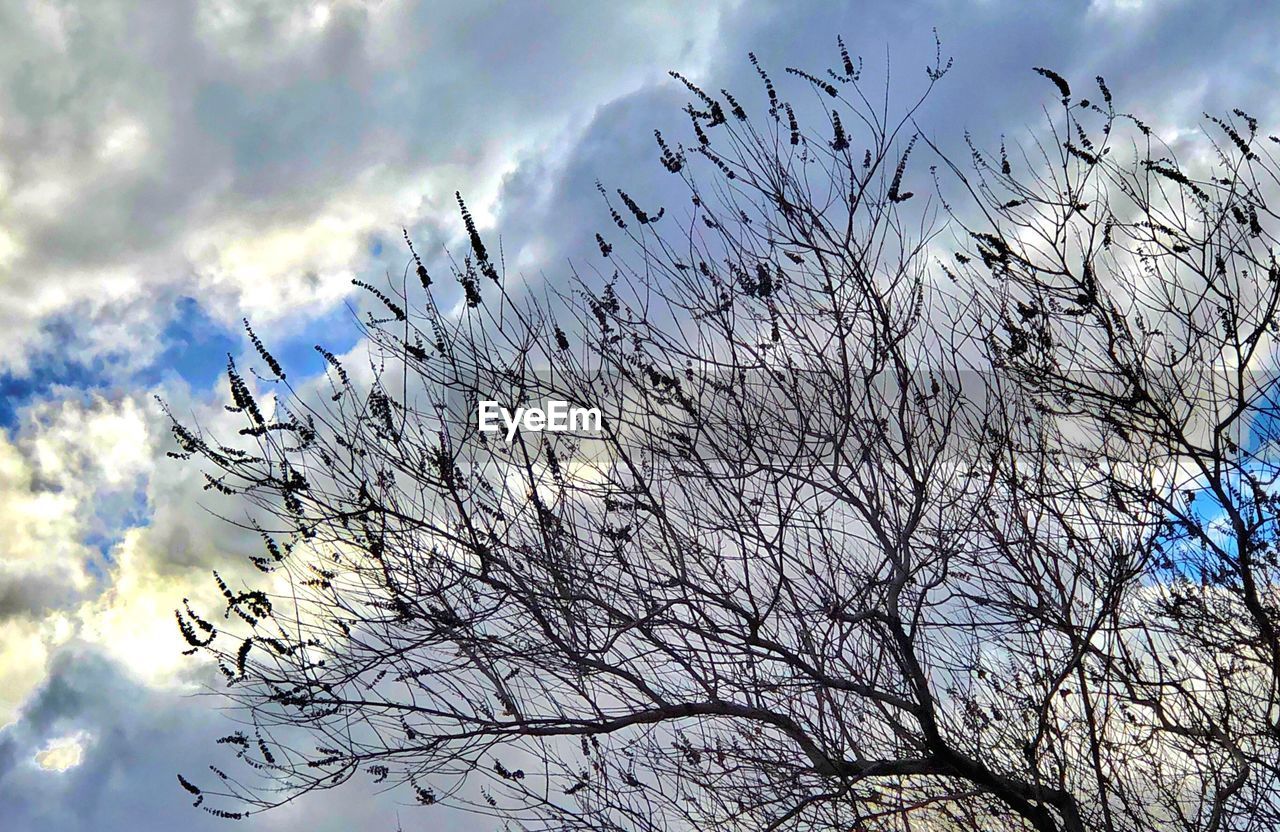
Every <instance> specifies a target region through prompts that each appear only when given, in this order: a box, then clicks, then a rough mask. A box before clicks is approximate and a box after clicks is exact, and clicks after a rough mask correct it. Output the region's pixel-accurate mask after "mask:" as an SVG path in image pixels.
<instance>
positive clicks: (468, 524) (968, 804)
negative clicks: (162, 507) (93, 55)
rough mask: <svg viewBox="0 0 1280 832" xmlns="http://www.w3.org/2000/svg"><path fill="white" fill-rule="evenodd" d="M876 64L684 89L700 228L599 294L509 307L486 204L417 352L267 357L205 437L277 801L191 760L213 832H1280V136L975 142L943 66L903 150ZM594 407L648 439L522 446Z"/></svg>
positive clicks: (628, 256)
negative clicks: (280, 830)
mask: <svg viewBox="0 0 1280 832" xmlns="http://www.w3.org/2000/svg"><path fill="white" fill-rule="evenodd" d="M838 58H839V60H838V63H837V64H836V66H834V67H833V68H832V69H830V70H827V71H824V72H822V73H821V74H819V73H818V72H816V71H814V72H810V71H807V70H804V69H799V68H791V69H787V74H788V77H787V78H786V83H778V84H775V81H774V79H773V78H772V77H771V76H770V74H769V73H768V71H767V68H766V67H764V66H763V65H761V64H760V63H759V62H758V61H757V60H756V58H755V57H754V56H752V57H751V61H752V63H753V64H754V65H755V67H756V69H757V70H758V73H759V76H760V79H761V86H762V92H761V91H755V92H753V93H751V94H750V95H748V94H747V93H746V92H740V93H738V94H736V95H735V94H731V93H730V92H728V91H724V90H721V91H719V92H715V91H712V90H705V89H703V88H701V87H699V86H697V85H695V84H693V83H692V82H690V81H689V80H687V79H685V78H684V77H682V76H680V75H678V74H673V75H674V77H675V79H676V81H677V82H678V83H680V84H682V85H683V87H684V88H686V89H687V91H688V93H689V95H690V104H689V106H688V108H687V114H688V116H689V122H690V133H689V136H688V138H687V140H686V141H687V143H680V142H677V141H675V140H674V139H672V138H670V137H667V136H663V135H662V134H661V133H658V134H656V136H655V138H656V146H657V154H658V157H659V161H660V163H661V165H662V167H663V168H665V170H666V171H667V174H666V175H670V176H674V177H678V179H679V180H680V182H681V183H682V186H683V187H684V189H685V191H684V192H685V194H686V195H687V198H688V201H687V203H685V204H683V205H676V204H666V205H663V206H656V205H654V206H651V205H642V204H640V202H639V201H638V200H637V199H635V198H633V197H632V196H631V195H629V194H628V192H627V191H626V190H625V189H617V188H616V187H606V186H605V185H601V188H600V190H601V194H602V196H603V198H604V202H605V212H606V213H605V214H604V215H603V216H605V217H607V219H606V220H605V223H606V224H605V225H604V227H602V228H601V229H600V232H599V233H598V234H597V235H596V241H597V244H598V249H599V251H598V252H591V258H592V259H591V260H590V261H587V260H585V259H584V261H583V264H581V265H580V266H579V270H578V271H577V272H575V273H574V274H573V276H572V279H571V280H569V281H567V282H565V283H564V284H560V285H551V286H545V287H543V286H535V285H532V284H530V283H528V282H525V281H522V280H520V279H519V276H517V275H510V274H508V273H507V271H506V269H505V267H504V265H503V262H502V258H501V256H500V255H499V254H497V253H495V251H494V250H492V249H490V248H488V247H487V246H486V242H485V240H484V239H482V235H481V233H480V231H479V230H478V229H477V225H476V222H475V220H474V219H473V217H472V215H471V214H470V212H469V211H468V209H467V208H466V205H465V203H464V202H463V200H462V197H461V196H459V198H458V203H459V207H460V214H461V219H462V222H463V225H464V227H465V230H466V234H467V239H468V243H467V250H466V252H465V253H464V254H463V255H462V256H461V257H460V259H456V260H453V261H451V262H452V264H453V266H452V274H451V275H450V277H451V278H452V281H453V282H454V283H456V284H457V288H455V287H454V286H453V285H451V284H450V281H442V280H439V275H436V276H433V275H431V274H429V272H428V269H427V266H426V264H425V263H424V260H423V259H422V258H421V257H420V256H419V254H418V253H417V252H415V251H414V250H413V247H412V244H411V243H410V241H409V237H408V235H406V238H405V239H406V244H407V246H408V249H407V250H408V255H407V256H408V257H411V258H412V259H410V260H409V263H408V267H407V269H406V272H405V279H404V280H401V281H398V282H395V281H392V282H389V283H388V284H387V285H385V286H373V285H367V286H364V288H365V290H367V292H368V293H370V297H371V298H372V299H373V301H375V303H376V306H377V308H378V309H379V310H380V312H379V313H378V314H376V315H374V314H371V315H370V316H369V317H368V319H367V320H366V321H365V322H364V326H365V327H366V332H367V336H368V337H367V351H366V354H367V357H368V360H361V359H356V358H352V357H347V358H340V357H338V356H335V355H333V354H332V353H330V352H328V351H326V350H324V349H323V347H318V348H317V349H319V350H320V351H321V354H322V355H323V356H324V358H325V359H326V361H327V362H328V366H329V371H328V374H327V376H326V377H325V379H324V381H323V383H322V384H320V385H314V384H296V382H295V381H293V380H286V378H285V368H282V367H281V366H280V365H279V363H278V362H276V360H275V359H274V358H272V357H271V354H270V352H269V351H268V344H267V343H266V342H269V340H270V339H269V337H267V338H259V336H258V335H257V334H255V333H253V332H252V330H251V331H250V335H251V337H252V340H253V344H254V346H255V347H256V349H257V350H258V353H259V355H260V356H261V359H262V363H263V366H262V367H261V368H259V370H260V375H258V374H255V375H253V376H246V375H245V374H244V373H243V371H242V370H241V369H240V368H238V367H237V366H235V365H234V363H233V364H231V365H230V366H229V368H228V377H229V380H230V391H231V397H232V402H233V403H232V408H233V409H234V410H235V411H236V412H238V413H240V414H242V415H243V418H244V427H243V429H242V430H240V432H239V434H240V435H239V436H238V437H215V436H212V435H209V434H208V433H207V432H206V431H205V430H202V429H201V428H200V426H198V425H191V424H186V423H183V422H182V421H180V420H176V419H175V420H174V422H173V431H174V435H175V437H176V441H177V445H178V450H177V451H175V453H174V455H175V456H179V457H182V458H187V459H191V460H193V462H194V464H200V465H202V466H203V469H204V470H205V472H206V476H207V477H208V485H209V488H210V490H212V491H217V492H221V494H223V495H225V497H226V499H227V502H228V503H229V504H231V505H241V506H243V507H244V508H245V509H246V515H245V516H246V517H247V518H249V519H247V520H245V522H246V523H250V524H252V525H253V526H254V527H255V528H258V529H259V530H260V532H261V536H262V539H263V550H262V551H261V552H258V553H255V554H254V555H253V556H252V562H253V564H254V565H255V566H256V567H258V569H260V570H261V572H262V573H265V574H263V575H262V577H261V582H260V585H253V584H245V585H241V584H240V583H239V582H224V581H223V579H222V578H218V583H219V587H220V588H221V591H222V593H223V595H224V596H225V601H226V605H225V608H224V609H219V610H202V609H195V608H193V606H192V605H190V604H187V605H184V607H183V608H182V609H180V610H178V613H177V616H178V623H179V626H180V628H181V630H182V633H183V636H184V637H185V639H186V640H187V642H188V644H189V645H190V647H191V650H192V652H196V653H200V654H204V655H206V656H209V657H212V659H214V660H215V661H216V662H217V663H218V664H219V665H220V667H221V668H222V671H223V673H224V674H225V676H226V681H227V689H226V691H225V692H223V693H222V694H221V695H225V696H227V697H229V698H230V699H231V700H233V701H234V703H236V704H237V705H239V706H240V707H241V708H242V709H243V710H242V711H241V715H242V717H243V720H244V723H245V724H244V727H243V729H242V730H240V731H237V732H235V733H233V734H231V735H229V736H228V737H226V738H224V740H223V744H224V745H227V746H229V747H230V750H232V751H234V752H235V754H236V756H238V757H239V758H240V762H242V763H243V764H244V765H245V766H246V767H247V771H246V772H245V773H244V774H245V776H241V775H240V774H231V773H228V772H227V771H225V770H223V769H222V768H214V769H213V770H212V772H204V773H195V772H187V773H184V774H183V775H182V776H181V777H180V782H181V785H182V786H183V788H185V789H187V791H188V792H190V793H191V795H192V797H193V800H194V802H196V803H197V804H198V805H200V806H201V807H202V808H206V809H209V810H210V811H213V812H215V813H219V814H223V815H226V816H241V815H243V814H245V813H248V812H256V811H261V810H265V809H268V808H270V807H272V806H276V805H279V804H281V803H283V802H287V801H289V800H292V799H294V798H296V797H299V796H301V795H305V794H306V793H307V792H310V791H313V790H316V789H323V788H329V787H332V786H337V785H338V784H341V783H343V782H345V781H348V780H350V779H352V778H367V779H369V780H372V781H374V782H378V783H386V784H389V785H390V784H399V786H400V787H401V789H402V791H403V792H404V793H405V794H406V795H408V796H410V797H412V798H413V799H415V800H416V801H417V802H419V803H421V804H428V805H430V804H456V805H463V806H466V807H468V808H471V809H473V810H475V811H478V812H482V813H488V814H491V815H493V816H494V817H496V818H498V819H500V820H501V821H502V822H505V823H507V824H508V825H510V826H512V827H520V828H530V829H541V828H548V829H551V828H554V829H590V830H628V831H630V830H681V829H707V828H717V827H727V828H735V829H744V830H746V829H751V830H765V829H792V830H807V829H813V830H819V829H821V830H828V829H848V830H907V829H988V830H1026V829H1034V830H1042V831H1043V832H1050V830H1062V832H1068V830H1077V831H1082V830H1086V829H1088V830H1095V829H1096V830H1107V832H1120V830H1149V829H1153V828H1159V829H1184V830H1197V831H1200V830H1204V831H1207V830H1251V829H1259V830H1262V829H1271V828H1274V827H1275V826H1276V825H1277V824H1280V785H1278V784H1280V777H1277V774H1278V772H1277V764H1278V763H1280V723H1278V722H1277V720H1278V719H1280V611H1278V608H1277V594H1276V581H1277V577H1280V575H1278V573H1280V562H1278V561H1277V543H1276V536H1275V533H1274V524H1275V522H1276V516H1277V515H1276V512H1277V502H1276V500H1277V498H1276V496H1275V489H1274V488H1273V484H1274V482H1275V479H1276V475H1277V473H1278V472H1277V468H1276V458H1275V453H1274V441H1273V440H1274V439H1275V436H1274V433H1275V427H1274V422H1273V415H1274V409H1275V407H1276V402H1275V395H1274V394H1275V392H1276V390H1275V388H1276V384H1277V377H1276V374H1275V372H1274V368H1273V364H1272V362H1271V354H1272V351H1273V345H1274V342H1275V336H1276V334H1277V332H1278V331H1280V330H1278V329H1277V318H1276V311H1277V305H1278V304H1280V266H1277V263H1276V261H1275V259H1274V255H1273V251H1274V246H1275V243H1276V239H1275V237H1274V231H1275V227H1276V218H1277V217H1276V214H1275V211H1274V209H1273V208H1272V207H1271V201H1270V199H1271V197H1272V196H1273V195H1274V191H1275V188H1276V185H1277V165H1276V160H1275V158H1274V157H1273V156H1272V155H1270V154H1269V152H1268V151H1269V148H1270V147H1271V144H1272V143H1273V142H1275V141H1276V140H1275V139H1274V138H1271V139H1270V141H1268V137H1266V136H1265V135H1262V134H1260V133H1259V128H1258V125H1257V123H1256V122H1255V121H1254V119H1253V118H1252V117H1251V116H1249V115H1248V114H1246V113H1245V112H1243V111H1239V110H1238V111H1235V112H1234V113H1232V114H1229V115H1227V116H1225V117H1223V118H1217V117H1209V116H1207V117H1206V122H1205V128H1206V129H1205V131H1204V133H1203V136H1202V137H1201V139H1200V140H1199V142H1200V143H1199V144H1198V145H1196V148H1197V152H1196V155H1195V158H1194V159H1193V160H1192V161H1191V162H1188V163H1186V164H1184V163H1182V162H1180V161H1179V160H1178V157H1177V155H1176V154H1175V153H1174V151H1173V149H1172V148H1171V147H1170V146H1169V145H1168V144H1166V143H1164V142H1162V141H1161V139H1160V137H1159V136H1158V135H1157V134H1156V133H1155V132H1154V131H1153V130H1152V129H1151V128H1150V127H1149V126H1148V125H1146V124H1144V123H1143V122H1142V121H1141V120H1140V119H1138V118H1137V117H1135V116H1133V115H1130V114H1127V113H1125V112H1123V111H1121V110H1119V109H1118V108H1117V105H1116V104H1115V102H1113V100H1112V94H1111V92H1110V90H1109V89H1108V87H1107V84H1106V83H1105V81H1103V79H1101V78H1098V79H1096V81H1095V82H1094V83H1092V84H1091V85H1090V89H1089V92H1088V95H1087V97H1082V96H1081V94H1079V93H1078V91H1075V90H1073V89H1072V87H1071V85H1070V83H1069V81H1068V79H1065V78H1063V77H1062V76H1060V75H1059V74H1057V73H1055V72H1053V71H1051V70H1049V69H1044V68H1038V69H1036V70H1035V71H1036V72H1038V73H1039V74H1040V75H1042V76H1044V77H1045V78H1046V80H1047V81H1048V82H1051V83H1052V86H1053V87H1054V88H1055V89H1054V96H1055V97H1054V101H1053V104H1052V106H1050V107H1048V108H1047V109H1046V116H1045V121H1044V124H1043V127H1041V128H1040V129H1038V130H1036V131H1034V132H1032V133H1031V134H1030V135H1029V136H1028V137H1027V138H1026V139H1025V140H1023V141H1019V142H1013V143H1010V144H1009V145H1007V146H1006V145H1005V144H1004V143H1001V145H1000V146H999V147H998V148H995V149H991V150H984V149H982V148H980V147H979V146H978V145H977V143H976V142H972V141H971V142H969V143H968V145H967V155H958V154H955V153H953V152H950V151H949V149H948V146H943V145H942V144H941V142H940V140H939V139H937V138H936V137H934V136H931V135H930V134H929V132H928V131H927V130H926V129H925V128H924V127H922V126H921V125H920V124H919V123H918V115H919V113H920V105H921V103H922V102H923V101H924V100H925V98H926V97H927V96H929V95H932V94H947V92H946V90H945V89H944V88H942V89H940V90H939V91H938V92H937V93H935V87H936V86H937V85H938V84H940V83H941V82H942V81H943V78H944V76H945V75H946V72H947V69H948V66H949V64H948V63H946V62H944V61H943V60H942V58H941V55H940V54H939V57H938V60H937V62H936V63H935V64H934V65H933V66H931V67H929V68H928V69H927V72H926V74H925V77H924V78H923V80H922V83H921V95H920V97H919V98H917V99H915V100H913V101H911V102H908V103H907V104H906V105H905V106H903V107H901V108H900V109H899V111H897V113H896V115H895V114H893V113H892V112H891V110H890V108H889V106H888V104H887V102H888V100H889V98H888V96H887V95H883V94H882V91H880V90H878V89H876V85H875V84H868V82H867V81H865V80H864V79H863V76H862V71H863V70H862V65H861V62H860V61H858V60H856V59H855V58H853V57H851V55H850V54H849V52H848V51H847V49H846V48H845V46H844V44H843V42H841V43H840V44H839V50H838ZM1059 99H1060V100H1059ZM655 175H663V174H661V172H660V171H658V172H656V174H655ZM597 255H598V256H597ZM445 284H448V285H445ZM454 299H456V302H454ZM357 365H358V366H357ZM548 399H556V400H564V401H569V402H573V403H575V404H578V405H582V406H591V407H596V408H599V410H600V412H601V413H602V414H603V422H602V429H601V430H600V431H599V432H584V431H578V432H570V433H550V432H541V433H536V432H531V431H519V432H517V433H516V434H515V436H514V438H513V440H512V441H511V442H510V443H508V442H507V441H505V437H504V436H502V435H498V434H492V433H481V432H480V431H479V430H478V429H477V423H476V410H477V407H478V403H479V402H480V401H482V400H496V401H499V402H501V403H503V404H504V405H507V406H515V405H518V404H522V403H536V402H539V401H545V400H548ZM422 811H423V812H431V811H438V809H431V808H427V809H423V810H422ZM424 817H425V815H424ZM424 822H427V821H424Z"/></svg>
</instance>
